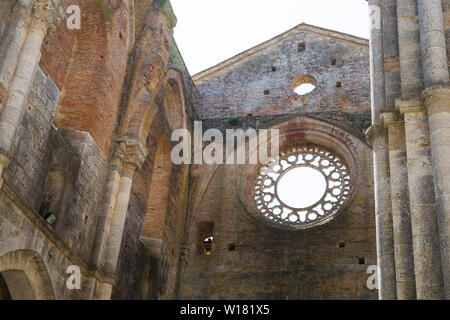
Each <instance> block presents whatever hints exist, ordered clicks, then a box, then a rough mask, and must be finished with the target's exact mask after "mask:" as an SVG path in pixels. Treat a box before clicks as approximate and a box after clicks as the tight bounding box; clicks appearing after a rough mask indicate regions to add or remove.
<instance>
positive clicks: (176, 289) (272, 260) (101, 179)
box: [0, 0, 450, 300]
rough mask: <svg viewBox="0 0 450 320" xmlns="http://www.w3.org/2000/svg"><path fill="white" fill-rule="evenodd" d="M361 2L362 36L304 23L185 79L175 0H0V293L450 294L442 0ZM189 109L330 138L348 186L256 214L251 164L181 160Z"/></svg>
mask: <svg viewBox="0 0 450 320" xmlns="http://www.w3.org/2000/svg"><path fill="white" fill-rule="evenodd" d="M368 4H369V14H368V19H369V21H370V25H371V30H370V40H366V39H361V38H357V37H354V36H351V35H347V34H343V33H339V32H335V31H332V30H326V29H323V28H320V27H316V26H311V25H307V24H300V25H298V26H297V27H295V28H293V29H291V30H288V31H286V32H285V33H283V34H281V35H278V36H275V37H274V38H272V39H270V40H268V41H266V42H264V43H262V44H260V45H258V46H256V47H253V48H250V49H249V50H247V51H245V52H243V53H240V54H238V55H236V56H235V57H232V58H230V59H228V60H226V61H224V62H222V63H220V64H218V65H216V66H213V67H211V68H209V69H207V70H205V71H202V72H200V73H199V74H196V75H191V74H190V73H189V71H188V69H187V67H186V65H185V63H184V61H183V57H182V55H181V53H180V52H179V50H178V47H177V44H176V42H175V39H174V37H173V31H174V28H175V27H176V24H177V18H176V16H175V14H174V12H173V10H172V7H171V4H170V1H169V0H142V1H141V0H139V1H135V0H20V1H16V0H2V1H0V299H2V300H3V299H6V300H9V299H25V300H29V299H38V300H51V299H67V300H81V299H83V300H110V299H129V300H146V299H151V300H158V299H160V300H162V299H164V300H167V299H187V300H191V299H251V300H254V299H290V300H292V299H348V300H357V299H363V300H374V299H386V300H394V299H399V300H412V299H450V196H449V194H450V167H449V166H450V142H449V141H450V139H449V138H450V127H449V123H450V90H449V82H450V78H449V71H448V64H449V62H450V1H449V0H369V1H368ZM71 5H75V6H78V7H79V8H80V12H81V28H80V29H79V30H76V29H75V30H70V29H69V28H68V27H67V25H66V20H67V18H68V14H67V12H66V9H67V8H68V7H69V6H71ZM304 85H311V86H313V90H312V91H311V92H308V93H305V94H303V93H302V94H298V93H297V92H296V91H295V90H297V89H298V87H299V86H304ZM195 121H201V123H202V127H203V131H206V130H207V129H218V130H216V132H221V133H225V132H226V130H228V129H244V130H247V129H251V128H254V129H257V130H258V129H277V130H278V132H279V138H280V139H279V146H280V152H281V154H285V153H286V152H290V150H294V149H295V148H299V147H302V148H317V147H320V148H321V150H326V152H328V153H329V154H330V157H331V156H335V157H336V159H340V160H339V161H341V162H342V163H340V164H339V165H341V166H342V167H343V168H344V169H342V170H344V171H345V175H348V177H349V178H348V181H347V182H346V183H348V189H345V190H348V191H345V192H346V193H345V194H346V196H347V198H346V200H345V201H342V202H339V203H337V204H336V207H335V208H336V209H333V210H334V211H333V215H332V216H331V217H330V218H329V219H325V220H324V221H323V223H317V224H314V223H312V225H311V226H309V227H308V228H303V229H299V230H291V229H289V228H287V227H286V226H285V225H282V223H281V226H276V225H274V224H273V223H270V222H268V221H266V223H265V221H264V219H265V217H268V215H267V214H266V212H265V209H264V210H263V209H261V208H262V207H261V205H260V203H258V202H257V200H256V199H257V198H256V197H255V194H256V193H255V192H256V191H255V190H256V189H255V184H256V183H257V177H258V175H259V174H260V170H261V166H262V164H261V163H258V164H252V163H246V164H239V165H230V164H223V163H215V164H198V163H197V164H190V163H183V164H175V163H173V161H172V159H171V152H172V150H173V148H174V147H175V145H176V144H177V141H172V139H171V137H172V133H173V131H174V130H175V129H185V130H187V132H190V133H193V132H194V129H195V125H194V123H195ZM251 139H252V137H249V138H248V139H244V140H243V141H241V142H242V144H241V145H236V146H235V148H236V149H240V148H244V147H246V146H247V144H248V143H249V142H250V141H251ZM223 143H224V145H225V141H223ZM208 145H209V144H208V143H206V142H203V146H204V147H205V146H208ZM272 146H273V145H272V144H271V147H272ZM336 161H337V160H336ZM322 165H323V163H322ZM325 166H326V165H325ZM327 179H328V180H327V181H328V182H327V188H328V189H330V188H332V187H330V186H329V184H330V183H331V182H330V181H331V180H330V179H329V177H328V178H327ZM343 181H344V180H343ZM333 183H334V182H333ZM340 188H341V189H342V190H344V184H343V183H342V185H341V187H340ZM335 189H336V188H334V189H333V190H335ZM277 196H278V195H277ZM267 201H268V200H267ZM326 201H331V200H326V199H325V198H323V199H322V200H320V203H321V205H325V203H326ZM337 201H338V200H336V202H337ZM322 208H325V207H322ZM333 208H334V207H333ZM283 214H284V213H283ZM322 214H324V213H322ZM306 217H307V219H310V218H309V217H310V215H309V214H307V215H306ZM272 218H273V217H272ZM305 219H306V218H305ZM314 219H315V218H314ZM299 223H300V222H299ZM71 266H76V268H77V270H79V272H80V275H81V279H80V287H79V288H75V289H74V288H71V287H70V285H68V284H67V280H68V276H69V274H68V273H67V270H68V268H69V267H71ZM374 273H376V274H374ZM371 275H373V277H371ZM375 275H376V278H377V279H378V281H377V287H375V286H373V285H374V284H375V282H373V280H371V279H374V278H375Z"/></svg>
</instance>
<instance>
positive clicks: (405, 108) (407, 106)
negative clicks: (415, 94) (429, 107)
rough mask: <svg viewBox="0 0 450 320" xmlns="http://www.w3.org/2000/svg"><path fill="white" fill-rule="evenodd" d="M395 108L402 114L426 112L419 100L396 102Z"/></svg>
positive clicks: (398, 100)
mask: <svg viewBox="0 0 450 320" xmlns="http://www.w3.org/2000/svg"><path fill="white" fill-rule="evenodd" d="M395 107H396V109H398V110H399V111H400V113H402V114H404V113H409V112H425V108H424V107H423V104H422V103H421V102H420V100H419V99H412V100H402V99H396V100H395Z"/></svg>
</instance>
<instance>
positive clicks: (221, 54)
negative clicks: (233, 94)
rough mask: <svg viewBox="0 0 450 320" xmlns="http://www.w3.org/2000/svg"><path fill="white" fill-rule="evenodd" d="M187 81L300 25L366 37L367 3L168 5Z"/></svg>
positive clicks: (290, 0) (191, 0) (185, 1)
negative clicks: (191, 76) (176, 19)
mask: <svg viewBox="0 0 450 320" xmlns="http://www.w3.org/2000/svg"><path fill="white" fill-rule="evenodd" d="M171 3H172V7H173V9H174V11H175V15H176V16H177V18H178V24H177V27H176V28H175V39H176V41H177V44H178V47H179V49H180V51H181V54H182V55H183V58H184V60H185V62H186V65H187V67H188V69H189V71H190V73H191V74H192V75H194V74H196V73H198V72H200V71H202V70H204V69H207V68H209V67H212V66H214V65H216V64H218V63H220V62H222V61H224V60H226V59H228V58H231V57H232V56H234V55H236V54H238V53H240V52H242V51H245V50H247V49H249V48H251V47H253V46H255V45H258V44H260V43H262V42H264V41H266V40H269V39H271V38H273V37H275V36H276V35H278V34H280V33H283V32H285V31H287V30H289V29H291V28H293V27H295V26H296V25H298V24H300V23H302V22H305V23H308V24H312V25H316V26H319V27H322V28H326V29H332V30H336V31H340V32H345V33H348V34H353V35H356V36H359V37H363V38H368V37H369V19H368V5H367V1H366V0H171Z"/></svg>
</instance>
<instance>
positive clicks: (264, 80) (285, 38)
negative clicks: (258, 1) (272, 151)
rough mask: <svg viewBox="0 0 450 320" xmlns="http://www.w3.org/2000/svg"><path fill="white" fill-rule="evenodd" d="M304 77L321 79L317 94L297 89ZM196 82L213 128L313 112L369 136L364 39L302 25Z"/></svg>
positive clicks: (202, 115)
mask: <svg viewBox="0 0 450 320" xmlns="http://www.w3.org/2000/svg"><path fill="white" fill-rule="evenodd" d="M301 44H304V49H303V50H302V51H300V52H299V45H301ZM333 60H335V61H333ZM301 75H310V76H312V77H314V78H315V80H316V84H317V88H316V90H315V91H314V92H312V93H310V94H308V95H307V96H299V95H297V94H296V93H295V92H294V91H293V81H294V80H295V78H296V77H298V76H301ZM193 79H194V81H195V83H196V86H197V88H198V91H199V96H200V98H199V102H198V107H197V112H198V114H199V116H200V118H201V119H202V120H205V122H206V124H204V126H207V127H218V126H219V127H221V126H224V125H226V124H227V122H228V121H227V120H229V119H230V118H234V117H238V118H239V125H238V126H239V127H246V126H251V127H253V128H255V127H256V126H261V127H265V126H267V125H269V124H270V123H273V122H275V121H277V120H279V119H282V118H286V117H287V116H290V115H295V114H308V115H310V116H314V117H318V118H321V119H326V120H329V121H332V122H333V123H336V124H337V125H339V126H342V127H344V128H346V129H347V130H349V131H351V132H353V133H354V134H355V135H357V136H360V137H361V138H363V137H364V130H365V129H366V128H367V127H369V125H370V116H369V115H370V113H369V112H368V111H369V109H370V104H369V99H370V92H369V52H368V42H367V40H364V39H359V38H355V37H351V36H347V35H343V34H339V33H335V32H332V31H328V30H324V29H320V28H312V27H310V26H307V25H300V26H298V27H296V28H294V29H293V30H291V31H288V32H286V33H285V34H282V35H280V36H278V37H276V38H274V39H272V40H270V41H268V42H266V43H263V44H261V45H259V46H257V47H255V48H253V49H250V50H249V51H246V52H244V53H242V54H240V55H238V56H236V57H234V58H231V59H230V60H227V61H226V62H224V63H221V64H219V65H218V66H216V67H213V68H211V69H208V70H206V71H203V72H201V73H199V74H197V75H195V76H194V77H193ZM338 83H340V87H337V85H338ZM257 121H258V122H257ZM221 123H222V125H221Z"/></svg>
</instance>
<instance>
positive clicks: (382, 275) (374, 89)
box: [367, 0, 396, 300]
mask: <svg viewBox="0 0 450 320" xmlns="http://www.w3.org/2000/svg"><path fill="white" fill-rule="evenodd" d="M369 6H370V7H369V8H370V9H369V10H370V19H371V31H370V74H371V76H370V77H371V101H372V124H373V125H372V127H371V128H369V130H368V132H367V136H368V140H369V143H373V152H374V171H375V175H374V176H375V181H374V182H375V217H376V229H377V231H376V235H377V260H378V280H379V281H378V282H379V297H380V299H382V300H384V299H396V283H395V258H394V242H393V241H394V239H393V237H394V236H393V227H392V213H391V197H390V181H389V180H390V179H389V156H388V141H387V133H386V130H384V128H383V126H382V124H381V121H380V120H381V119H380V112H381V110H383V109H385V108H386V91H385V75H384V49H383V28H382V18H381V1H377V0H369ZM380 124H381V125H380Z"/></svg>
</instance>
